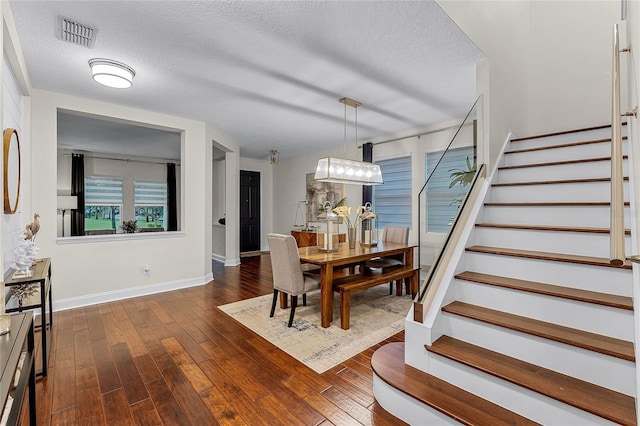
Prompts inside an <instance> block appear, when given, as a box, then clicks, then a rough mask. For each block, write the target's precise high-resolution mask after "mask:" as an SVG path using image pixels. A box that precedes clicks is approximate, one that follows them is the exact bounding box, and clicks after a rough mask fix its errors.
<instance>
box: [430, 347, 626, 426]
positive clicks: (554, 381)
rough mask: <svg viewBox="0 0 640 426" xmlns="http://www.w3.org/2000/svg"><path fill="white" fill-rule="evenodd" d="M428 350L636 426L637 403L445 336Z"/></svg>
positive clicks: (622, 395)
mask: <svg viewBox="0 0 640 426" xmlns="http://www.w3.org/2000/svg"><path fill="white" fill-rule="evenodd" d="M425 348H426V349H427V350H428V351H430V352H432V353H436V354H438V355H441V356H444V357H447V358H449V359H452V360H455V361H457V362H460V363H462V364H465V365H468V366H470V367H473V368H476V369H478V370H480V371H483V372H485V373H488V374H491V375H493V376H495V377H499V378H501V379H503V380H506V381H508V382H511V383H514V384H516V385H518V386H522V387H524V388H527V389H530V390H532V391H534V392H538V393H541V394H543V395H546V396H548V397H550V398H554V399H556V400H558V401H561V402H564V403H566V404H569V405H572V406H574V407H577V408H579V409H581V410H584V411H587V412H590V413H592V414H595V415H597V416H600V417H603V418H605V419H608V420H610V421H612V422H616V423H619V424H623V425H635V424H636V410H635V399H634V398H633V397H631V396H628V395H624V394H622V393H620V392H616V391H613V390H611V389H607V388H604V387H602V386H598V385H594V384H592V383H589V382H586V381H584V380H580V379H576V378H574V377H570V376H567V375H565V374H561V373H558V372H555V371H552V370H549V369H546V368H544V367H540V366H537V365H534V364H531V363H528V362H525V361H521V360H518V359H515V358H512V357H510V356H506V355H503V354H500V353H498V352H494V351H491V350H488V349H485V348H482V347H479V346H476V345H472V344H470V343H467V342H463V341H460V340H457V339H454V338H452V337H449V336H442V337H440V338H439V339H438V340H436V341H435V342H434V343H433V345H431V346H428V345H425Z"/></svg>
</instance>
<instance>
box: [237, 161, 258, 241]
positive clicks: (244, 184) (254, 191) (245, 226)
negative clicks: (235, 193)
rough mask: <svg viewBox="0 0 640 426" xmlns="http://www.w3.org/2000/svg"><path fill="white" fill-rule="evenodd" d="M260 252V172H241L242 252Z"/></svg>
mask: <svg viewBox="0 0 640 426" xmlns="http://www.w3.org/2000/svg"><path fill="white" fill-rule="evenodd" d="M257 250H260V172H250V171H247V170H240V251H241V252H246V251H257Z"/></svg>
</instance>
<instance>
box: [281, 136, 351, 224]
mask: <svg viewBox="0 0 640 426" xmlns="http://www.w3.org/2000/svg"><path fill="white" fill-rule="evenodd" d="M281 155H282V154H281ZM328 156H335V157H342V158H345V151H344V148H337V149H334V150H332V151H322V152H318V153H315V154H309V155H302V156H298V157H293V158H286V159H282V158H280V162H279V164H278V165H277V166H275V167H274V169H273V188H277V189H276V190H275V191H274V194H273V232H278V233H282V234H289V233H290V232H291V230H292V229H293V224H294V222H295V220H296V209H297V207H298V201H303V200H305V199H306V195H307V183H306V176H307V173H315V171H316V166H317V165H318V159H319V158H322V157H328ZM346 158H351V159H361V158H362V151H361V150H359V149H356V148H355V146H353V145H351V144H349V147H348V149H347V151H346ZM342 193H343V196H345V197H347V204H348V205H349V206H351V207H357V206H359V205H361V203H362V186H360V185H343V190H342ZM341 232H346V231H341Z"/></svg>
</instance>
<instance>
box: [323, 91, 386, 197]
mask: <svg viewBox="0 0 640 426" xmlns="http://www.w3.org/2000/svg"><path fill="white" fill-rule="evenodd" d="M340 102H341V103H343V104H344V144H345V156H346V146H347V106H350V107H353V108H354V109H355V127H356V137H355V139H356V147H357V146H358V107H360V106H362V104H361V103H360V102H358V101H354V100H353V99H349V98H342V99H340ZM315 180H319V181H321V182H332V183H350V184H357V185H380V184H382V183H383V180H382V172H381V171H380V166H379V165H377V164H374V163H369V162H367V161H359V160H349V159H347V158H339V157H324V158H321V159H319V160H318V166H317V167H316V175H315Z"/></svg>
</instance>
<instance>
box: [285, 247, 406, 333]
mask: <svg viewBox="0 0 640 426" xmlns="http://www.w3.org/2000/svg"><path fill="white" fill-rule="evenodd" d="M414 247H416V245H415V244H403V243H390V242H382V241H379V242H378V244H377V245H374V246H370V245H364V244H359V243H356V245H355V248H349V244H348V243H340V244H338V249H337V250H335V251H324V250H320V249H319V248H318V247H316V246H311V247H300V248H298V253H299V255H300V262H302V263H310V264H313V265H317V266H320V305H321V308H320V312H321V313H320V319H321V325H322V327H323V328H327V327H329V326H330V325H331V321H332V320H333V276H334V270H336V269H341V268H344V269H349V270H351V271H353V269H354V268H353V266H354V265H358V264H363V263H364V262H366V261H367V260H369V259H373V258H376V257H385V256H392V255H396V254H404V258H405V265H406V266H407V267H409V268H413V249H414ZM413 281H414V282H415V285H417V280H413ZM414 290H415V289H412V292H413V291H414Z"/></svg>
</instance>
